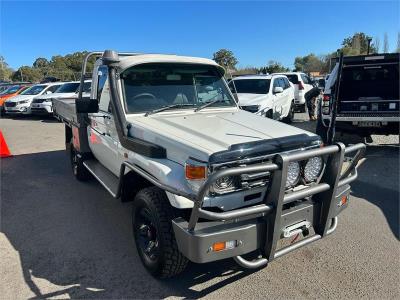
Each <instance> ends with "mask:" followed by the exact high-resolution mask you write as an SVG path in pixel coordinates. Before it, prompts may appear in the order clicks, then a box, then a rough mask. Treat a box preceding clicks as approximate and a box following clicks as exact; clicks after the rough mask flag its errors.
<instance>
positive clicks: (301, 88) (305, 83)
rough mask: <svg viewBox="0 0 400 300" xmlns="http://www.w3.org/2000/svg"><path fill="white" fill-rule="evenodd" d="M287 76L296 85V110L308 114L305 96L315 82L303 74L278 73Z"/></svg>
mask: <svg viewBox="0 0 400 300" xmlns="http://www.w3.org/2000/svg"><path fill="white" fill-rule="evenodd" d="M276 74H280V75H285V76H286V77H287V78H288V79H289V81H290V82H291V83H293V85H294V95H295V98H294V104H295V108H296V110H297V111H299V112H306V106H307V104H306V98H305V97H304V95H305V94H306V93H307V92H308V91H309V90H311V89H312V88H313V81H312V80H311V78H310V77H308V75H307V74H305V73H302V72H287V73H276Z"/></svg>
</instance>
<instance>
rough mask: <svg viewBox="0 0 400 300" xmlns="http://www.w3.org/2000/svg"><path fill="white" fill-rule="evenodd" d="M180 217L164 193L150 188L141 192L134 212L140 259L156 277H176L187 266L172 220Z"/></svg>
mask: <svg viewBox="0 0 400 300" xmlns="http://www.w3.org/2000/svg"><path fill="white" fill-rule="evenodd" d="M176 217H178V212H177V210H176V209H174V208H173V207H172V206H171V205H170V204H169V201H168V198H167V195H166V194H165V192H164V191H163V190H161V189H159V188H157V187H148V188H144V189H142V190H141V191H139V192H138V193H137V195H136V197H135V201H134V204H133V213H132V220H133V234H134V238H135V243H136V248H137V251H138V253H139V256H140V259H141V261H142V263H143V265H144V267H145V268H146V270H147V271H148V272H149V273H150V274H151V275H153V276H154V277H158V278H168V277H173V276H175V275H178V274H179V273H181V272H183V270H184V269H185V267H186V265H187V262H188V260H187V258H186V257H185V256H183V255H182V253H180V252H179V250H178V245H177V244H176V240H175V235H174V232H173V229H172V222H171V221H172V219H174V218H176Z"/></svg>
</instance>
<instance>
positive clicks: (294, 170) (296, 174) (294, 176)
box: [286, 161, 300, 188]
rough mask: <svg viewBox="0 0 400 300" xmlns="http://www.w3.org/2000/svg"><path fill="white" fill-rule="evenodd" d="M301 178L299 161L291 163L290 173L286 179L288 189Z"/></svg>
mask: <svg viewBox="0 0 400 300" xmlns="http://www.w3.org/2000/svg"><path fill="white" fill-rule="evenodd" d="M299 178H300V164H299V163H298V162H297V161H292V162H290V163H289V166H288V172H287V177H286V187H287V188H288V187H292V186H294V185H295V184H296V183H297V182H298V181H299Z"/></svg>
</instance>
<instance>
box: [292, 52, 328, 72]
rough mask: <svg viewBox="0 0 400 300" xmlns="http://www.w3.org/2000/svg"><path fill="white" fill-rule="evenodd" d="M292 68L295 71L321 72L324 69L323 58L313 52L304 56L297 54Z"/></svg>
mask: <svg viewBox="0 0 400 300" xmlns="http://www.w3.org/2000/svg"><path fill="white" fill-rule="evenodd" d="M294 68H295V70H296V71H302V72H305V73H310V72H322V70H323V69H324V58H323V57H318V56H316V55H315V54H314V53H310V54H308V55H306V56H302V57H301V56H298V57H296V58H295V59H294Z"/></svg>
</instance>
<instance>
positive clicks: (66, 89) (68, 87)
mask: <svg viewBox="0 0 400 300" xmlns="http://www.w3.org/2000/svg"><path fill="white" fill-rule="evenodd" d="M78 87H79V82H70V83H64V84H63V85H62V86H60V87H59V88H58V89H57V90H56V91H55V93H75V92H76V90H77V89H78Z"/></svg>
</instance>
